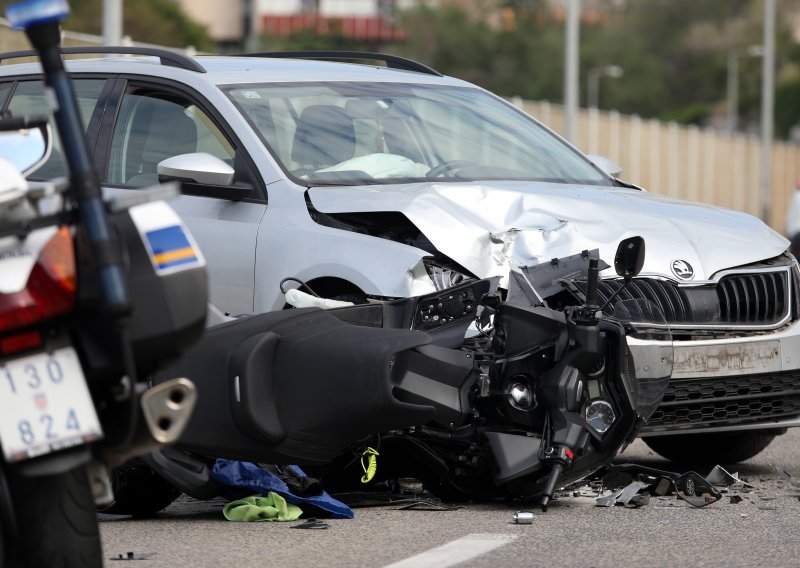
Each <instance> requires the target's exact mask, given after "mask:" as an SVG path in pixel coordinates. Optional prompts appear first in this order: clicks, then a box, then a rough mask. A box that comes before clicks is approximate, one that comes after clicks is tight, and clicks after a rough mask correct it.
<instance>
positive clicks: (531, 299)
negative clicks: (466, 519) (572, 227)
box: [112, 237, 672, 515]
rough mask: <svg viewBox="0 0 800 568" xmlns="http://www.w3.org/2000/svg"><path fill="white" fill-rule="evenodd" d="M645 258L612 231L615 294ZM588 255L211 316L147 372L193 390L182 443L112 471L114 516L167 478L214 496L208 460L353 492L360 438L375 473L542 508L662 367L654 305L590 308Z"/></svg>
mask: <svg viewBox="0 0 800 568" xmlns="http://www.w3.org/2000/svg"><path fill="white" fill-rule="evenodd" d="M643 255H644V242H643V240H642V239H641V238H639V237H634V238H631V239H627V240H625V241H623V242H622V243H621V244H620V247H619V250H618V252H617V255H616V259H615V266H616V270H617V273H618V274H619V275H620V277H621V279H622V280H621V281H622V282H623V285H622V286H620V292H621V293H624V290H625V287H624V284H625V283H627V282H628V281H630V279H631V278H632V277H633V276H635V275H636V274H637V273H638V272H639V270H641V266H642V263H643V258H644V256H643ZM597 256H598V255H597V251H593V252H592V253H589V252H586V251H585V252H583V253H581V254H578V255H575V256H572V257H568V258H562V259H558V260H553V261H552V262H550V263H544V264H542V265H539V266H537V267H530V268H524V269H521V270H520V271H517V272H515V273H514V275H513V278H512V280H511V284H512V285H511V286H510V287H509V289H508V290H507V291H503V292H504V297H502V299H501V296H500V294H499V293H498V292H497V291H496V290H493V289H492V288H493V285H494V283H493V282H491V281H488V280H482V281H474V282H469V283H466V284H463V285H461V286H458V287H455V288H452V289H449V290H446V291H443V292H439V293H435V294H431V295H429V296H423V297H418V298H409V299H401V300H395V301H390V302H383V303H375V304H366V305H357V306H353V307H347V308H338V309H332V310H329V311H325V310H321V309H316V308H304V309H292V310H284V311H281V312H271V313H265V314H260V315H252V316H245V317H239V318H235V319H232V320H231V321H227V322H224V323H221V324H220V325H216V326H213V327H211V328H209V329H208V330H207V332H206V335H205V337H204V339H203V340H202V341H201V342H200V343H199V344H198V345H197V346H196V347H195V348H193V349H192V350H191V351H190V352H189V353H187V354H186V356H184V357H182V358H181V359H180V360H179V361H178V362H177V363H176V365H175V366H173V367H171V368H169V369H168V370H167V372H166V374H165V375H160V374H156V375H155V377H154V379H153V381H154V383H155V384H158V383H160V382H161V380H162V378H161V377H162V376H164V377H168V376H174V375H175V374H179V375H181V376H188V377H191V378H192V380H193V381H194V382H195V383H196V385H197V387H198V391H199V400H198V405H197V408H196V410H195V412H194V414H193V416H192V418H191V420H190V422H189V424H188V426H187V428H186V431H185V432H184V434H183V436H182V437H181V439H180V441H179V442H178V444H177V445H176V446H174V447H171V448H167V449H165V450H162V451H157V452H154V453H152V454H149V455H148V456H145V457H144V458H143V459H144V461H145V462H146V463H147V464H148V466H149V468H151V469H152V471H155V472H157V473H158V476H159V477H160V479H161V481H154V480H153V478H150V483H151V484H152V485H150V486H148V484H147V483H138V482H137V481H136V478H135V476H134V475H130V476H126V474H125V473H124V471H123V472H120V474H119V475H118V477H117V483H118V485H119V486H120V489H121V491H117V497H118V501H117V503H116V505H115V507H114V508H113V511H112V512H115V513H127V514H138V515H146V514H151V513H154V512H156V511H157V510H159V509H160V508H162V507H164V506H166V505H167V504H168V502H169V500H170V498H169V497H168V494H167V492H166V491H164V489H163V485H164V484H167V485H169V486H173V487H177V488H178V489H180V490H181V491H183V492H185V493H187V494H188V495H190V496H192V497H195V498H198V499H207V498H210V497H213V496H216V495H219V494H221V493H222V492H223V487H221V486H220V484H219V483H218V482H217V481H215V479H214V477H213V476H212V473H211V469H212V466H213V463H214V461H215V459H216V458H228V459H232V460H240V461H248V462H255V463H262V464H280V465H288V464H297V465H301V466H304V469H306V470H307V471H310V472H313V474H314V475H315V476H318V477H320V478H321V479H322V480H323V483H324V485H325V486H326V487H327V488H328V489H329V490H334V491H343V490H348V489H352V488H353V485H355V486H358V485H359V483H360V482H359V481H358V480H359V479H360V478H361V477H362V475H361V474H362V473H363V472H362V471H360V469H359V468H360V467H361V463H360V460H359V459H354V456H356V457H357V456H361V455H365V454H364V452H365V450H366V449H367V448H379V453H380V467H379V468H378V470H377V472H376V471H374V468H373V471H372V472H370V473H369V475H367V476H366V477H369V478H371V482H372V483H377V482H378V481H382V480H385V479H387V478H398V477H415V478H417V479H420V480H422V482H423V483H424V485H425V487H426V488H428V489H429V490H431V491H432V492H433V493H435V494H436V495H438V496H440V497H443V498H456V499H458V498H493V497H499V496H503V497H518V498H525V499H531V498H536V499H539V501H540V505H541V507H542V509H544V510H546V509H547V507H548V504H549V502H550V500H551V499H552V498H553V494H554V492H555V491H556V489H557V488H559V487H562V486H565V485H567V484H570V483H572V482H575V481H576V480H579V479H582V478H584V477H585V476H587V475H589V474H590V473H592V472H594V471H595V470H597V469H598V468H600V467H602V466H603V465H605V464H607V463H609V462H610V461H611V459H612V458H613V457H614V456H615V455H616V454H617V452H618V451H619V450H620V448H621V447H623V446H624V445H626V444H627V443H628V442H630V441H631V440H632V439H633V438H634V437H635V436H636V433H637V432H638V430H639V428H640V427H641V426H642V424H643V423H644V421H645V420H646V419H647V418H648V417H649V416H650V415H651V413H652V412H653V411H654V410H655V408H656V407H657V405H658V404H659V402H660V400H661V397H662V395H663V393H664V389H665V387H666V384H667V381H668V378H669V375H670V372H671V368H672V343H671V338H670V336H669V330H668V328H667V326H666V325H665V324H664V322H663V318H661V317H659V315H658V311H657V309H654V306H653V305H652V304H649V303H647V302H642V301H630V300H627V301H617V302H613V306H614V309H613V314H610V315H609V314H605V313H604V312H603V309H602V308H605V309H606V311H608V312H612V308H611V306H612V304H611V303H609V304H608V305H606V306H598V305H597V283H598V274H599V271H600V269H601V268H605V267H607V265H605V264H604V263H603V264H601V261H599V259H598V258H597ZM544 297H549V300H548V301H547V302H545V301H544V300H543V298H544ZM545 304H550V307H548V306H546V305H545ZM473 322H474V323H473ZM471 324H472V325H471ZM470 326H471V328H472V329H473V333H472V335H473V337H470V338H468V339H465V334H466V332H467V331H468V328H470ZM467 335H469V334H467ZM366 457H367V458H369V456H366ZM367 461H369V459H368V460H367ZM142 466H143V464H141V463H140V464H138V465H137V467H136V468H133V469H136V470H138V471H139V472H141V468H142ZM133 469H132V470H131V471H133ZM373 474H374V475H373ZM126 494H127V495H128V497H127V498H126Z"/></svg>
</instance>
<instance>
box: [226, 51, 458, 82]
mask: <svg viewBox="0 0 800 568" xmlns="http://www.w3.org/2000/svg"><path fill="white" fill-rule="evenodd" d="M238 55H239V56H240V57H274V58H286V59H354V60H372V61H383V62H384V63H386V66H387V67H391V68H392V69H404V70H406V71H417V72H418V73H426V74H428V75H436V76H437V77H442V76H443V75H442V74H441V73H439V72H438V71H436V70H435V69H433V68H431V67H428V66H427V65H425V64H424V63H420V62H419V61H414V60H413V59H407V58H405V57H400V56H398V55H389V54H386V53H372V52H369V51H325V50H312V51H265V52H262V53H240V54H238Z"/></svg>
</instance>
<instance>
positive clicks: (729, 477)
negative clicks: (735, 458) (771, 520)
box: [706, 465, 788, 488]
mask: <svg viewBox="0 0 800 568" xmlns="http://www.w3.org/2000/svg"><path fill="white" fill-rule="evenodd" d="M784 473H785V472H784ZM787 475H788V474H787ZM706 481H708V482H709V483H710V484H711V485H714V486H717V487H730V486H731V485H734V484H736V483H740V484H741V485H743V486H745V487H750V488H752V487H753V486H752V485H750V484H749V483H747V482H746V481H744V480H742V479H740V478H739V473H738V472H737V473H728V471H727V470H726V469H725V468H724V467H722V466H720V465H715V466H714V469H712V470H711V472H710V473H709V474H708V475H707V476H706Z"/></svg>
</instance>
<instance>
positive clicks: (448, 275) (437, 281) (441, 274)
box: [422, 258, 475, 290]
mask: <svg viewBox="0 0 800 568" xmlns="http://www.w3.org/2000/svg"><path fill="white" fill-rule="evenodd" d="M422 262H423V264H425V270H426V271H427V272H428V276H429V277H430V279H431V281H432V282H433V285H434V286H435V287H436V289H437V290H447V289H448V288H452V287H453V286H458V285H459V284H464V283H465V282H469V281H470V280H475V278H473V277H472V276H469V275H467V274H464V273H463V272H462V271H461V270H459V269H457V268H455V267H452V266H447V265H446V264H445V263H442V262H440V261H435V260H433V259H431V258H425V259H423V261H422Z"/></svg>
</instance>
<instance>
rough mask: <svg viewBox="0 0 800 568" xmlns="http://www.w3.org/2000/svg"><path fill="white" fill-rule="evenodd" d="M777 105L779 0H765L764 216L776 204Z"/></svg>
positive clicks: (762, 150) (763, 79) (762, 95)
mask: <svg viewBox="0 0 800 568" xmlns="http://www.w3.org/2000/svg"><path fill="white" fill-rule="evenodd" d="M774 108H775V0H764V57H763V58H762V59H761V219H762V220H763V221H764V222H765V223H768V222H769V213H770V208H771V206H772V200H771V197H772V120H773V114H774Z"/></svg>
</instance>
